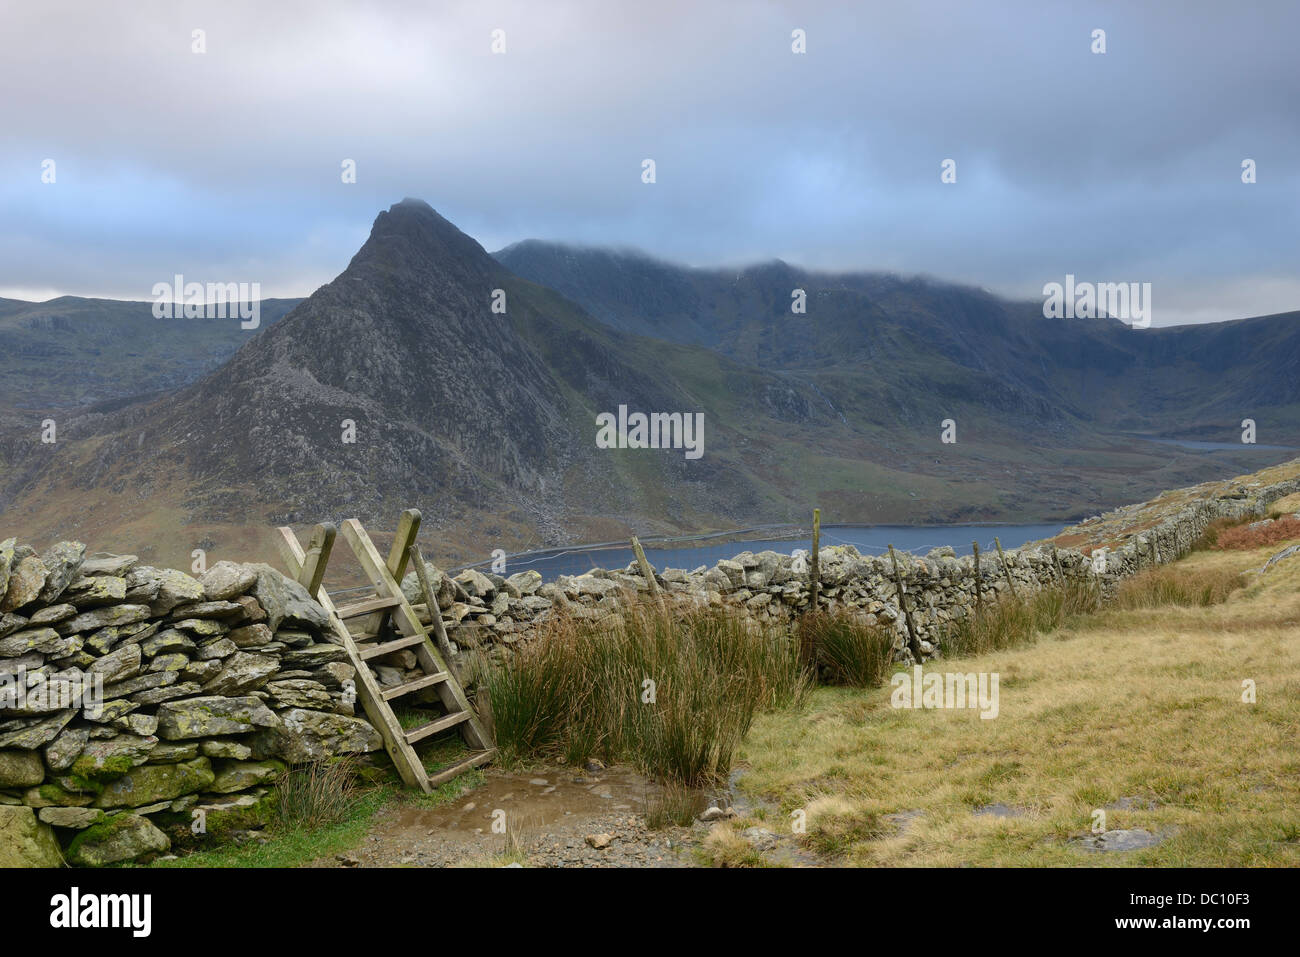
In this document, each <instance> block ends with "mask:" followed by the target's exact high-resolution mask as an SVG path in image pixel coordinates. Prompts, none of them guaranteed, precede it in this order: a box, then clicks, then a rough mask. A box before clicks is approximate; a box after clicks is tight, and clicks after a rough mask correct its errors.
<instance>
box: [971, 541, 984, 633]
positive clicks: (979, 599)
mask: <svg viewBox="0 0 1300 957" xmlns="http://www.w3.org/2000/svg"><path fill="white" fill-rule="evenodd" d="M970 547H971V548H972V549H974V551H975V620H976V621H978V620H979V617H980V611H982V610H983V607H984V596H983V595H982V594H981V591H982V589H981V588H980V543H979V542H971V543H970Z"/></svg>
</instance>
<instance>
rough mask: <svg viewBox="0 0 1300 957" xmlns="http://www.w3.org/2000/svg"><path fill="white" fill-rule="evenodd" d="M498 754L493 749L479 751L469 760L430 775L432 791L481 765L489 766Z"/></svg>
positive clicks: (458, 762)
mask: <svg viewBox="0 0 1300 957" xmlns="http://www.w3.org/2000/svg"><path fill="white" fill-rule="evenodd" d="M496 752H497V749H496V748H491V749H489V750H487V751H479V752H478V753H476V754H471V755H470V756H469V757H468V758H465V759H464V760H463V761H457V762H456V763H455V764H451V765H448V766H447V767H445V768H442V769H441V770H440V771H438V772H437V773H435V774H430V775H429V787H430V788H431V789H432V788H436V787H437V786H438V785H440V784H445V783H446V782H448V781H450V780H451V779H452V778H454V777H457V776H458V775H461V774H464V773H465V772H466V771H468V770H469V769H470V768H477V767H479V766H480V765H484V764H487V763H488V762H489V761H491V760H492V757H493V755H495V754H496Z"/></svg>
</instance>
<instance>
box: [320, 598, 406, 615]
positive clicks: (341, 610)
mask: <svg viewBox="0 0 1300 957" xmlns="http://www.w3.org/2000/svg"><path fill="white" fill-rule="evenodd" d="M401 603H402V599H400V598H383V597H380V596H375V597H374V598H367V599H366V600H365V601H358V602H353V603H352V604H351V605H341V606H339V607H338V608H336V609H334V614H336V615H338V616H339V617H340V618H344V619H347V618H360V617H361V616H362V615H368V614H370V613H371V612H372V611H383V610H384V609H385V608H396V607H397V606H398V605H400V604H401Z"/></svg>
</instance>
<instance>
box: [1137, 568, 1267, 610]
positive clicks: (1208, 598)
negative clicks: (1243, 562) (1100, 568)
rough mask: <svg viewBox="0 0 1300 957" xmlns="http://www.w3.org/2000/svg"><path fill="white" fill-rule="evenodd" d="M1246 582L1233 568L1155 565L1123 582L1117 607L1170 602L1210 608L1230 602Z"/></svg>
mask: <svg viewBox="0 0 1300 957" xmlns="http://www.w3.org/2000/svg"><path fill="white" fill-rule="evenodd" d="M1244 584H1245V578H1244V577H1243V576H1242V574H1241V572H1239V571H1236V570H1234V569H1231V568H1201V569H1196V570H1191V569H1187V568H1183V567H1178V566H1163V567H1159V568H1151V569H1148V570H1146V571H1144V572H1139V573H1138V574H1136V575H1133V576H1131V577H1129V578H1126V579H1124V580H1123V581H1122V582H1120V585H1119V591H1118V592H1117V593H1116V595H1115V607H1117V608H1121V609H1125V610H1133V609H1137V608H1163V607H1167V606H1170V605H1181V606H1193V607H1199V608H1206V607H1208V606H1210V605H1219V604H1222V603H1223V602H1225V601H1227V599H1228V596H1229V595H1230V594H1232V593H1233V592H1234V591H1236V590H1237V589H1238V588H1241V587H1242V586H1243V585H1244Z"/></svg>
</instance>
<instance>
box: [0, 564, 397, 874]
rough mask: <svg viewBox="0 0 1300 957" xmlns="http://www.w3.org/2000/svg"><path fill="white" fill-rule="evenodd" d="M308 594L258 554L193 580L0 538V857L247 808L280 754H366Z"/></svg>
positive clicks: (207, 824) (21, 858)
mask: <svg viewBox="0 0 1300 957" xmlns="http://www.w3.org/2000/svg"><path fill="white" fill-rule="evenodd" d="M329 637H330V633H329V631H328V618H327V617H326V614H325V612H324V610H323V609H322V608H321V607H320V605H318V604H317V603H316V602H315V601H314V600H313V599H312V598H311V597H310V596H309V595H308V594H307V592H306V590H305V589H304V588H303V587H302V586H301V585H299V584H298V583H297V582H294V581H292V580H291V579H289V578H286V577H285V576H284V575H282V574H281V573H280V572H278V571H277V570H275V569H274V568H272V567H270V566H269V565H243V564H236V563H233V562H219V563H217V564H216V565H214V566H213V567H212V568H211V569H209V570H208V571H207V572H206V573H205V574H203V575H201V576H199V577H197V578H195V577H192V576H190V575H187V574H185V573H183V572H179V571H175V570H172V569H164V568H153V567H150V566H147V565H141V564H139V563H138V562H137V561H136V559H135V558H134V557H133V556H129V555H126V556H117V555H96V556H91V557H87V556H86V554H85V548H84V546H82V545H80V544H79V543H75V542H60V543H59V544H57V545H55V546H54V547H53V548H51V549H50V550H49V551H47V552H45V553H44V554H41V555H38V554H37V553H36V552H35V551H34V550H33V549H31V548H29V547H27V546H23V545H19V544H17V543H16V542H15V541H14V540H13V539H9V540H7V541H4V542H0V865H15V864H25V865H33V864H49V865H53V864H57V863H59V862H60V859H61V858H66V859H67V860H68V861H69V862H71V863H74V864H83V865H103V864H111V863H114V862H116V861H121V860H127V859H130V858H135V857H139V856H141V855H145V854H161V853H166V852H168V851H169V849H170V848H171V846H172V844H173V842H176V841H179V840H188V839H193V838H199V837H212V838H216V837H219V836H222V835H227V834H229V833H230V832H231V831H237V830H238V829H240V828H242V827H246V826H248V825H253V824H257V823H260V822H262V821H264V820H265V819H266V817H267V816H268V814H269V813H270V810H271V801H272V799H273V796H272V793H271V789H272V786H273V784H274V781H275V779H276V778H277V776H278V775H279V774H280V773H281V772H282V771H284V769H285V768H286V766H287V765H288V764H290V763H299V762H304V761H309V760H314V759H324V758H329V757H331V756H334V755H338V754H343V753H359V752H369V751H373V750H375V749H378V748H380V747H381V746H382V742H381V740H380V737H379V734H378V733H377V732H376V731H375V730H374V729H373V728H372V727H371V726H370V725H369V724H368V723H367V722H365V721H364V720H362V719H360V718H358V717H356V716H355V715H354V713H353V710H354V705H353V701H354V694H353V693H352V690H351V689H352V679H353V675H354V671H353V668H352V666H351V665H350V664H349V663H348V657H347V653H346V652H345V651H344V649H343V648H342V647H341V646H340V645H337V644H334V643H332V642H331V641H330V640H329Z"/></svg>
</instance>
